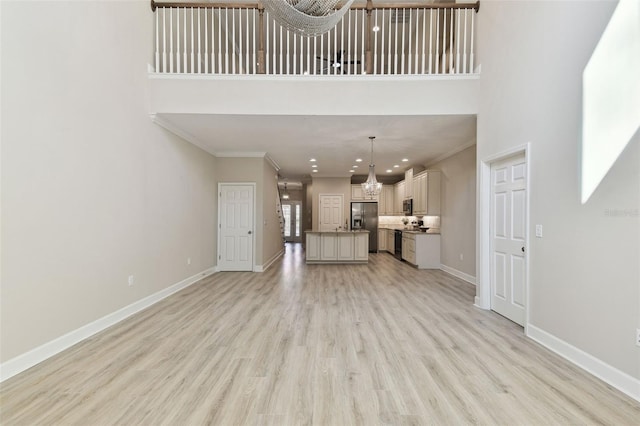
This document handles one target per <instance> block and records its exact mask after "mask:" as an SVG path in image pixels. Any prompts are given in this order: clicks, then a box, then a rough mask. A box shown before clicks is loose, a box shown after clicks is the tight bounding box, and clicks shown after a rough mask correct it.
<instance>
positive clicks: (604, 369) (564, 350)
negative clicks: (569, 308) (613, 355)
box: [527, 324, 640, 401]
mask: <svg viewBox="0 0 640 426" xmlns="http://www.w3.org/2000/svg"><path fill="white" fill-rule="evenodd" d="M527 336H528V337H529V338H531V339H532V340H535V341H536V342H538V343H540V344H541V345H542V346H545V347H546V348H548V349H550V350H551V351H553V352H555V353H557V354H558V355H560V356H561V357H563V358H565V359H567V360H569V361H571V362H572V363H574V364H575V365H577V366H578V367H580V368H582V369H584V370H586V371H587V372H589V373H591V374H593V375H594V376H596V377H597V378H599V379H601V380H603V381H604V382H606V383H608V384H610V385H611V386H613V387H614V388H616V389H618V390H619V391H621V392H624V393H625V394H627V395H629V396H630V397H631V398H633V399H635V400H637V401H640V379H636V378H635V377H632V376H630V375H629V374H627V373H625V372H624V371H620V370H618V369H617V368H615V367H612V366H611V365H609V364H607V363H605V362H603V361H601V360H599V359H598V358H596V357H594V356H593V355H590V354H588V353H586V352H584V351H583V350H581V349H578V348H576V347H575V346H573V345H571V344H569V343H567V342H565V341H564V340H561V339H559V338H557V337H556V336H554V335H552V334H550V333H547V332H546V331H544V330H542V329H540V328H538V327H536V326H534V325H531V324H527Z"/></svg>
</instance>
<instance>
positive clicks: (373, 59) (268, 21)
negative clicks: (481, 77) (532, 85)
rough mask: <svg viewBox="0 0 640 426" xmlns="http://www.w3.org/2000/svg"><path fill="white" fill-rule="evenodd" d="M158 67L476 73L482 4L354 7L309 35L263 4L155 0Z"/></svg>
mask: <svg viewBox="0 0 640 426" xmlns="http://www.w3.org/2000/svg"><path fill="white" fill-rule="evenodd" d="M151 7H152V10H153V11H154V13H155V72H157V73H171V74H176V73H177V74H216V75H221V74H232V75H238V74H244V75H247V74H268V75H303V74H304V75H324V76H348V75H362V74H369V75H428V74H447V75H449V74H471V73H473V72H474V52H475V44H474V34H475V14H476V12H477V11H478V9H479V2H476V3H473V4H463V3H448V4H443V3H435V4H434V3H429V4H425V3H403V4H376V3H374V2H373V1H371V0H368V1H367V2H366V4H362V5H354V6H353V7H352V8H351V9H350V10H349V11H348V12H347V14H346V15H345V16H344V18H343V19H342V20H341V21H340V22H339V23H338V24H337V25H336V26H335V27H334V28H333V29H332V30H330V31H329V32H327V33H325V34H323V35H321V36H316V37H304V36H300V35H298V34H295V33H293V32H290V31H288V30H287V29H286V28H283V27H282V26H280V24H278V23H277V22H276V21H275V20H274V19H273V18H272V17H271V16H270V15H269V13H268V11H267V10H265V9H264V7H263V6H262V5H261V4H260V3H258V4H246V3H238V4H230V3H224V4H222V3H215V2H212V3H156V2H155V1H153V0H152V2H151Z"/></svg>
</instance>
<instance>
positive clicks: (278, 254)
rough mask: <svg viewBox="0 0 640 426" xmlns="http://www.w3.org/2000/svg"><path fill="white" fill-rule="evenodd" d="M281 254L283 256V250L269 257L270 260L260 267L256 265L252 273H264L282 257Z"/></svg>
mask: <svg viewBox="0 0 640 426" xmlns="http://www.w3.org/2000/svg"><path fill="white" fill-rule="evenodd" d="M283 254H284V249H282V250H280V251H279V252H277V253H276V254H275V255H274V256H272V257H271V259H269V260H267V261H266V262H265V263H263V264H262V265H256V266H255V267H254V268H253V270H254V272H264V271H266V270H267V269H269V268H270V267H271V265H273V264H274V263H275V261H276V260H278V259H279V258H280V257H282V255H283Z"/></svg>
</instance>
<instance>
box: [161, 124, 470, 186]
mask: <svg viewBox="0 0 640 426" xmlns="http://www.w3.org/2000/svg"><path fill="white" fill-rule="evenodd" d="M158 116H159V118H161V120H162V121H163V122H164V123H165V124H169V125H170V126H172V127H173V128H174V130H176V129H177V130H179V132H180V133H182V136H185V137H187V138H188V139H189V140H190V141H191V142H193V143H194V144H196V145H198V146H200V147H201V148H203V149H205V150H206V151H208V152H210V153H212V154H214V155H217V156H256V155H260V154H261V153H266V154H267V155H268V156H269V157H270V158H271V159H272V160H273V161H274V162H275V163H276V164H277V165H278V166H279V167H280V171H279V173H280V175H281V176H283V177H286V178H289V179H302V180H304V179H308V178H309V177H310V176H314V177H337V176H350V175H366V174H367V172H368V164H369V162H370V157H371V152H370V142H369V138H368V137H369V136H375V137H376V139H375V140H374V164H375V166H376V174H377V175H379V176H400V175H402V174H403V173H404V170H406V169H407V168H408V167H410V166H413V165H423V166H424V165H426V164H429V163H430V162H433V161H434V160H436V159H438V158H441V157H443V156H446V155H448V154H451V153H455V152H457V151H459V150H461V149H464V148H466V147H468V146H470V145H472V144H473V143H475V136H476V116H475V115H455V116H454V115H438V116H290V115H289V116H283V115H277V116H276V115H209V114H173V113H172V114H158ZM312 158H314V159H316V161H315V162H311V161H310V160H311V159H312ZM358 158H360V159H362V162H356V159H358ZM403 158H406V159H408V161H407V162H402V159H403ZM312 165H316V166H317V168H316V169H317V170H318V171H317V172H315V173H314V172H312V170H313V168H312ZM353 166H358V167H357V168H355V169H354V168H353ZM394 166H398V167H394ZM349 170H355V172H354V173H351V172H349ZM387 170H391V171H392V172H391V173H387Z"/></svg>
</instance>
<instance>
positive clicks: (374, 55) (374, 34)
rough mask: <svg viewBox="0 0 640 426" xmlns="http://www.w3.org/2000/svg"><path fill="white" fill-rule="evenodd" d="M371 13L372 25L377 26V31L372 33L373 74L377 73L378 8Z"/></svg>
mask: <svg viewBox="0 0 640 426" xmlns="http://www.w3.org/2000/svg"><path fill="white" fill-rule="evenodd" d="M373 13H374V15H373V26H374V27H376V28H378V31H375V32H374V33H373V74H374V75H375V74H377V73H378V68H377V67H378V33H379V32H380V27H378V9H376V10H375V11H374V12H373Z"/></svg>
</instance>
